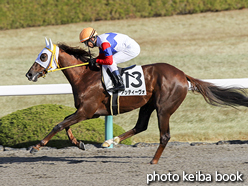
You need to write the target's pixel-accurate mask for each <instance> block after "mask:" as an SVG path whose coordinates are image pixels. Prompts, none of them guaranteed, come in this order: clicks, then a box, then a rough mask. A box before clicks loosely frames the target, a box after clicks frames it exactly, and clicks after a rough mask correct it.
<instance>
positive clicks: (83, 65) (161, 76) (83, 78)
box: [26, 39, 248, 164]
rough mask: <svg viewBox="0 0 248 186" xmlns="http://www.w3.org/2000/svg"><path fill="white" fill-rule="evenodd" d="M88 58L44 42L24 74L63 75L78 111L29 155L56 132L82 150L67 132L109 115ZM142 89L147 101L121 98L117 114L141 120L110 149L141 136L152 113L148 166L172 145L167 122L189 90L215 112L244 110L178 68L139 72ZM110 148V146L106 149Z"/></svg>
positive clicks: (240, 94) (232, 91)
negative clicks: (154, 139)
mask: <svg viewBox="0 0 248 186" xmlns="http://www.w3.org/2000/svg"><path fill="white" fill-rule="evenodd" d="M90 57H91V54H90V53H89V52H87V51H85V50H84V49H81V48H79V47H70V46H67V45H65V44H58V45H54V44H52V41H51V39H50V40H49V42H48V41H47V39H46V47H45V48H44V49H43V50H42V51H41V52H40V54H39V56H38V58H37V60H36V61H35V62H34V64H33V65H32V66H31V68H30V69H29V71H28V72H27V74H26V77H27V78H28V80H30V81H34V82H36V81H37V80H38V78H39V77H42V76H44V75H45V74H46V73H47V72H49V71H52V70H49V69H55V70H62V72H63V73H64V75H65V76H66V78H67V79H68V81H69V83H70V84H71V87H72V91H73V96H74V103H75V107H76V109H77V111H76V112H75V113H73V114H71V115H69V116H67V117H66V118H65V119H64V120H63V121H62V122H61V123H59V124H57V125H56V126H55V127H54V128H53V129H52V131H51V132H50V133H49V134H48V135H47V136H46V137H45V138H44V139H43V140H41V141H40V142H39V143H38V144H36V145H35V146H34V147H33V148H32V149H31V152H37V151H38V150H39V148H40V147H42V146H44V145H46V144H47V143H48V141H49V140H50V139H51V138H52V137H53V136H54V135H55V134H56V133H58V132H59V131H61V130H63V129H65V130H66V132H67V135H68V137H69V140H70V141H71V142H72V143H73V144H75V145H76V146H78V147H79V148H80V149H84V144H83V143H82V142H81V141H80V142H78V141H77V139H76V138H75V137H74V136H73V134H72V131H71V129H70V126H71V125H73V124H76V123H78V122H80V121H83V120H87V119H92V118H97V117H99V116H107V115H111V112H110V96H109V94H108V93H107V91H106V90H105V88H104V85H103V83H102V77H101V70H99V69H92V68H90V67H89V65H88V63H87V61H88V60H89V58H90ZM142 69H143V72H144V78H145V85H146V95H142V96H127V97H126V96H120V98H119V106H120V108H119V109H120V113H125V112H129V111H132V110H134V109H137V108H140V110H139V117H138V121H137V123H136V125H135V126H134V128H133V129H131V130H129V131H127V132H125V133H123V134H121V135H119V136H118V137H115V138H114V140H113V141H112V143H114V142H115V143H119V142H121V141H123V140H125V139H127V138H129V137H131V136H133V135H136V134H138V133H140V132H142V131H145V130H146V129H147V126H148V121H149V118H150V115H151V113H152V112H153V111H154V110H156V112H157V118H158V126H159V130H160V144H159V146H158V149H157V151H156V153H155V155H154V157H153V159H152V160H151V162H150V163H151V164H157V163H158V160H159V158H160V156H161V154H162V152H163V150H164V149H165V147H166V145H167V143H168V141H169V140H170V128H169V119H170V117H171V115H172V114H173V113H174V112H175V111H176V110H177V108H178V107H179V106H180V105H181V103H182V102H183V100H184V99H185V97H186V95H187V92H188V90H189V86H190V85H189V83H188V82H190V84H191V90H192V91H194V92H198V93H200V94H201V95H202V96H203V98H204V99H205V100H206V102H207V103H209V104H211V105H215V106H223V105H224V106H232V107H235V106H246V107H247V106H248V98H247V97H246V95H245V92H244V91H243V90H242V89H236V88H235V87H228V88H224V87H218V86H215V85H213V84H211V83H209V82H204V81H201V80H199V79H195V78H193V77H190V76H188V75H186V74H185V73H184V72H182V71H181V70H179V69H177V68H176V67H174V66H172V65H169V64H166V63H156V64H150V65H144V66H142ZM108 145H109V146H110V144H108Z"/></svg>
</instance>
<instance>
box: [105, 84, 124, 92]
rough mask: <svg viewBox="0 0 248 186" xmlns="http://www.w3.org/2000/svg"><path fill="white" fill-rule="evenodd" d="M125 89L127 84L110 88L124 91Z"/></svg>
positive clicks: (111, 90)
mask: <svg viewBox="0 0 248 186" xmlns="http://www.w3.org/2000/svg"><path fill="white" fill-rule="evenodd" d="M124 90H125V86H124V85H122V86H119V87H113V88H110V89H108V91H109V92H115V91H124Z"/></svg>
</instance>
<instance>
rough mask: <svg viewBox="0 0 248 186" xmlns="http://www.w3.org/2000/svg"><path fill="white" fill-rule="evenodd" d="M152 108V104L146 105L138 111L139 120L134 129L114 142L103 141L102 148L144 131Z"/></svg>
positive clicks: (116, 138)
mask: <svg viewBox="0 0 248 186" xmlns="http://www.w3.org/2000/svg"><path fill="white" fill-rule="evenodd" d="M154 109H155V108H154V106H153V104H152V103H147V104H146V105H144V106H142V107H141V108H140V111H139V118H138V121H137V123H136V125H135V127H134V128H133V129H131V130H129V131H127V132H125V133H123V134H121V135H119V136H117V137H115V138H114V140H107V141H105V142H104V143H103V144H102V146H103V147H109V146H110V145H111V144H112V143H120V142H121V141H123V140H125V139H127V138H130V137H132V136H133V135H135V134H138V133H140V132H142V131H145V130H146V129H147V126H148V122H149V118H150V116H151V114H152V112H153V111H154Z"/></svg>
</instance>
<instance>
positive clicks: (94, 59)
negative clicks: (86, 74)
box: [88, 58, 96, 67]
mask: <svg viewBox="0 0 248 186" xmlns="http://www.w3.org/2000/svg"><path fill="white" fill-rule="evenodd" d="M88 62H89V65H90V67H95V66H96V58H90V59H89V61H88Z"/></svg>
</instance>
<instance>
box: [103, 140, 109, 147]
mask: <svg viewBox="0 0 248 186" xmlns="http://www.w3.org/2000/svg"><path fill="white" fill-rule="evenodd" d="M102 147H105V148H107V147H110V144H109V143H108V142H106V141H105V142H104V143H103V144H102Z"/></svg>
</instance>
